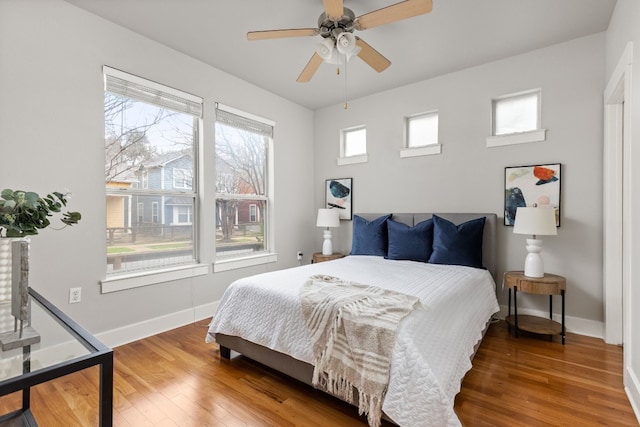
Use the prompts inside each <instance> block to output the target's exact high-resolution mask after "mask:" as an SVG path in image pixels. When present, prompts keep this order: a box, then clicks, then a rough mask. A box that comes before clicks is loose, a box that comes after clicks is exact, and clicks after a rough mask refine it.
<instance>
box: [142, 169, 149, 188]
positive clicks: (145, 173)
mask: <svg viewBox="0 0 640 427" xmlns="http://www.w3.org/2000/svg"><path fill="white" fill-rule="evenodd" d="M140 177H141V179H142V188H149V171H148V170H143V171H142V172H141V173H140Z"/></svg>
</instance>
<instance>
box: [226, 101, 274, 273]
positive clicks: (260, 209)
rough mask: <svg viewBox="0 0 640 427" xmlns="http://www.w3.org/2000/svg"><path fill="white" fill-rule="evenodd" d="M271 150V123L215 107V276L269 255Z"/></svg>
mask: <svg viewBox="0 0 640 427" xmlns="http://www.w3.org/2000/svg"><path fill="white" fill-rule="evenodd" d="M272 145H273V124H272V123H270V122H269V121H268V120H266V119H261V118H258V117H255V116H252V115H249V114H247V113H243V112H241V111H238V110H235V109H233V108H231V107H227V106H223V105H222V104H218V106H217V108H216V125H215V156H216V158H215V165H216V264H214V270H215V271H222V270H223V269H228V268H235V266H236V265H237V266H245V265H247V264H246V263H239V264H233V263H230V261H233V260H241V259H248V258H255V257H260V256H266V257H267V258H269V257H270V256H271V255H274V254H273V241H272V240H270V238H271V233H270V230H271V225H270V223H269V219H270V217H271V216H270V213H271V211H270V210H271V206H272V203H271V199H270V194H271V193H272V190H271V189H270V185H271V183H272V182H273V180H272V179H269V177H270V174H271V168H270V167H269V162H270V159H271V150H272V148H271V147H272ZM273 261H275V259H274V258H273ZM225 263H226V265H225ZM256 263H258V261H256Z"/></svg>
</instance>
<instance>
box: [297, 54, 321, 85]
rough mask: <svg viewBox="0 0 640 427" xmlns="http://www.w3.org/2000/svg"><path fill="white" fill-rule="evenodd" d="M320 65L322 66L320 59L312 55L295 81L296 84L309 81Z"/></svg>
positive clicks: (318, 56) (316, 55)
mask: <svg viewBox="0 0 640 427" xmlns="http://www.w3.org/2000/svg"><path fill="white" fill-rule="evenodd" d="M320 64H322V58H321V57H320V55H318V54H317V53H314V54H313V56H312V57H311V59H310V60H309V62H307V65H305V67H304V69H303V70H302V72H301V73H300V75H299V76H298V79H297V80H296V81H297V82H298V83H306V82H308V81H309V80H311V78H312V77H313V75H314V74H315V73H316V71H318V68H319V67H320Z"/></svg>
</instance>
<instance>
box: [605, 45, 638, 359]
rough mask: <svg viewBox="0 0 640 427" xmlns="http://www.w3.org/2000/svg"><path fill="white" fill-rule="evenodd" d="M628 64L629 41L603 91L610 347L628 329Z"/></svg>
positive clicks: (607, 332)
mask: <svg viewBox="0 0 640 427" xmlns="http://www.w3.org/2000/svg"><path fill="white" fill-rule="evenodd" d="M632 62H633V44H632V43H631V42H629V43H627V45H626V46H625V49H624V52H623V53H622V55H621V57H620V60H619V61H618V64H617V66H616V68H615V70H614V72H613V74H612V76H611V78H610V79H609V83H608V84H607V87H606V89H605V92H604V104H605V105H604V165H603V166H604V197H603V200H604V212H603V214H604V254H603V258H604V259H603V266H604V277H603V280H604V289H603V293H604V303H605V306H604V313H605V318H604V320H605V322H604V323H605V331H604V336H605V341H606V342H607V343H610V344H622V343H623V342H625V343H627V342H628V340H629V336H628V333H629V331H630V329H631V328H630V327H629V326H630V325H628V324H627V323H626V313H628V310H627V309H626V307H625V309H624V310H623V304H625V299H624V298H623V296H624V295H625V294H627V295H628V290H629V288H628V286H629V283H630V282H629V278H630V276H629V274H630V270H629V269H630V265H629V264H630V263H629V262H628V256H629V253H630V252H629V250H628V245H629V242H626V241H625V239H624V235H623V229H622V227H623V224H629V220H630V215H629V212H628V210H629V209H628V208H623V206H624V205H623V200H624V199H625V198H626V200H627V201H628V200H630V198H628V196H627V194H628V191H629V187H630V186H629V185H625V184H628V183H629V175H628V174H629V165H628V162H629V159H628V156H624V153H625V152H626V153H629V144H630V138H631V135H630V132H629V123H630V121H629V120H630V119H629V101H630V99H631V64H632ZM623 123H624V124H626V125H625V126H623ZM625 163H626V164H625ZM625 256H626V260H625ZM626 347H630V346H626ZM627 360H628V359H627Z"/></svg>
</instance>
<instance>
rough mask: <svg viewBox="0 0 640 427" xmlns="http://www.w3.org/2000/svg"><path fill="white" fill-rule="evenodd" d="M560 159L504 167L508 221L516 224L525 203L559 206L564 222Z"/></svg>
mask: <svg viewBox="0 0 640 427" xmlns="http://www.w3.org/2000/svg"><path fill="white" fill-rule="evenodd" d="M560 169H561V164H560V163H549V164H543V165H531V166H513V167H512V166H510V167H506V168H504V225H513V224H514V223H515V220H516V210H517V209H518V207H521V206H522V207H525V206H529V207H531V206H534V205H535V206H548V207H551V208H553V209H554V210H555V213H556V226H557V227H559V226H560V183H561V174H560Z"/></svg>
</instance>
